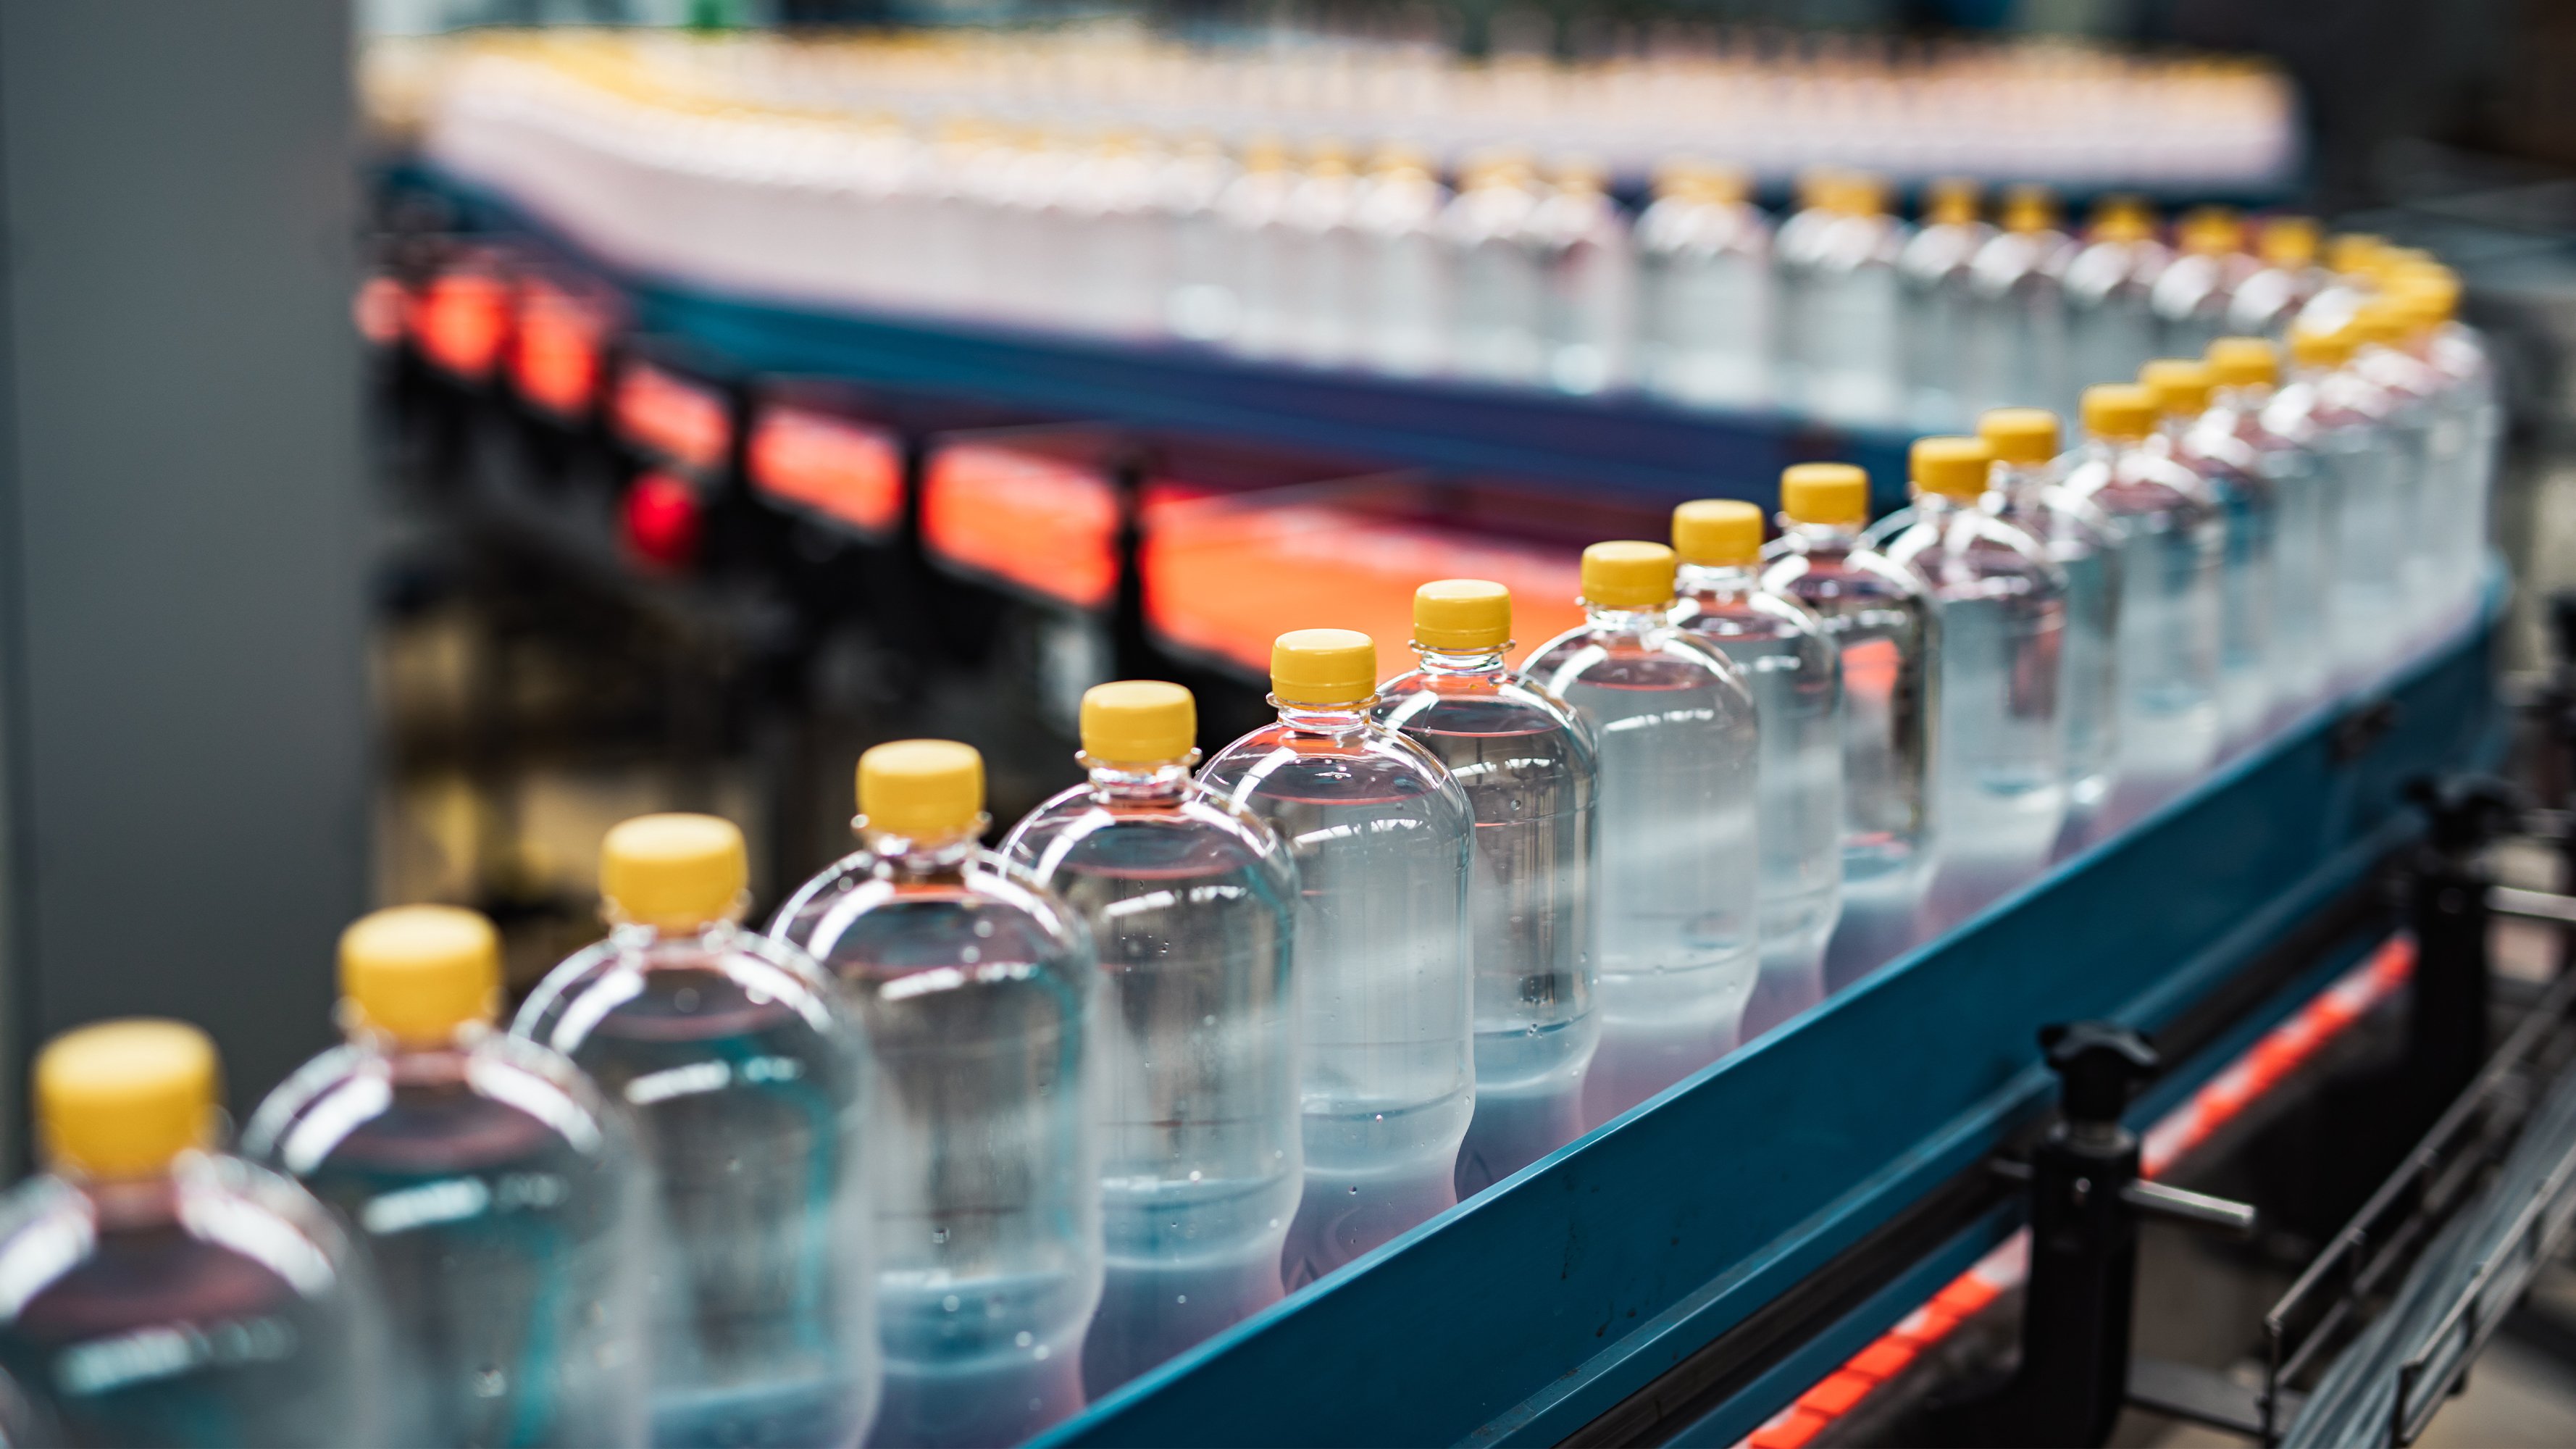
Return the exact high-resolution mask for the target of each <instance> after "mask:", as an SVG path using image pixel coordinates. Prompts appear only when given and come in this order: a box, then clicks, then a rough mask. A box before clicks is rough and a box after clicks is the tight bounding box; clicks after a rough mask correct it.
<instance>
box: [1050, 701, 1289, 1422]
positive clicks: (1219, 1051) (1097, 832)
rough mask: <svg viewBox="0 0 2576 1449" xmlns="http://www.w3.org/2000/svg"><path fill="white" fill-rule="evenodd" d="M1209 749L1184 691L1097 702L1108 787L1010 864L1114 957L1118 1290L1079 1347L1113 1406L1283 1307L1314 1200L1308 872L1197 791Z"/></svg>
mask: <svg viewBox="0 0 2576 1449" xmlns="http://www.w3.org/2000/svg"><path fill="white" fill-rule="evenodd" d="M1197 734H1198V712H1197V705H1196V703H1195V701H1193V700H1192V698H1191V697H1190V692H1189V691H1188V690H1186V689H1183V688H1181V687H1180V686H1179V685H1177V684H1163V683H1158V682H1155V681H1150V680H1129V681H1123V682H1120V683H1116V684H1102V685H1095V686H1093V687H1092V688H1091V689H1090V690H1089V691H1088V692H1086V693H1085V694H1084V695H1083V697H1082V763H1083V766H1084V768H1086V769H1087V770H1088V771H1089V772H1090V776H1091V778H1090V779H1089V780H1088V781H1086V782H1085V783H1083V784H1080V785H1076V786H1074V787H1073V788H1072V789H1069V790H1066V791H1065V792H1063V793H1062V794H1059V795H1057V796H1055V797H1054V798H1053V799H1051V800H1048V801H1047V802H1046V803H1045V804H1043V805H1040V806H1039V807H1038V808H1037V809H1035V810H1033V811H1031V812H1030V813H1029V815H1028V818H1026V819H1024V820H1022V821H1021V822H1020V823H1019V824H1018V825H1016V826H1013V827H1012V829H1011V833H1010V837H1009V838H1008V839H1006V840H1005V841H1003V843H1002V854H1003V855H1004V856H1005V857H1006V858H1007V859H1008V860H1009V861H1010V862H1011V863H1012V864H1013V865H1014V866H1016V867H1018V868H1020V869H1022V870H1025V871H1027V872H1028V873H1029V875H1030V876H1031V878H1033V879H1034V880H1036V882H1037V883H1038V884H1039V885H1041V886H1043V887H1045V888H1046V889H1048V890H1051V891H1054V892H1055V893H1056V894H1057V895H1058V896H1060V897H1062V898H1063V900H1064V902H1065V904H1067V905H1069V906H1071V907H1072V908H1073V909H1075V910H1076V911H1079V912H1081V913H1082V917H1083V919H1084V920H1085V921H1086V922H1088V923H1089V925H1090V927H1091V938H1092V942H1093V945H1094V947H1095V949H1096V950H1097V951H1098V953H1099V957H1100V989H1101V992H1102V1003H1101V1005H1102V1009H1101V1012H1100V1016H1099V1021H1100V1036H1099V1039H1098V1040H1099V1057H1100V1075H1101V1079H1102V1081H1103V1083H1104V1084H1105V1086H1106V1094H1105V1106H1104V1108H1103V1111H1102V1116H1101V1158H1100V1197H1101V1227H1102V1234H1103V1237H1104V1239H1105V1241H1106V1243H1107V1248H1108V1277H1107V1282H1106V1285H1105V1286H1104V1287H1103V1289H1102V1291H1101V1299H1100V1308H1099V1311H1098V1312H1097V1313H1095V1314H1094V1315H1093V1316H1092V1320H1091V1331H1090V1333H1089V1334H1088V1335H1087V1336H1086V1337H1085V1338H1084V1339H1083V1347H1082V1370H1083V1372H1082V1376H1083V1386H1084V1388H1085V1389H1086V1390H1087V1391H1088V1392H1089V1393H1090V1394H1091V1395H1092V1396H1093V1397H1095V1398H1097V1397H1098V1396H1100V1395H1101V1394H1105V1393H1107V1392H1108V1391H1110V1390H1111V1389H1114V1388H1116V1387H1117V1386H1118V1385H1120V1384H1122V1383H1125V1382H1126V1381H1127V1380H1129V1379H1131V1378H1134V1377H1135V1376H1136V1375H1138V1374H1140V1373H1143V1372H1144V1371H1145V1370H1147V1369H1149V1368H1152V1367H1153V1366H1154V1365H1156V1364H1158V1363H1161V1362H1162V1361H1163V1360H1165V1359H1167V1358H1170V1357H1171V1356H1172V1355H1174V1354H1176V1353H1179V1352H1180V1351H1181V1350H1183V1349H1185V1348H1188V1347H1189V1346H1190V1345H1192V1344H1194V1343H1197V1342H1198V1341H1199V1340H1201V1339H1203V1338H1205V1337H1207V1336H1208V1335H1209V1334H1212V1333H1215V1332H1217V1331H1218V1330H1220V1329H1222V1328H1224V1327H1226V1326H1227V1325H1228V1324H1231V1323H1234V1322H1236V1321H1238V1320H1240V1319H1242V1318H1244V1317H1245V1316H1247V1315H1249V1314H1251V1313H1253V1312H1255V1311H1257V1310H1259V1309H1261V1308H1263V1307H1265V1306H1267V1305H1269V1304H1271V1303H1275V1302H1277V1301H1278V1299H1279V1251H1280V1248H1281V1246H1282V1245H1283V1244H1284V1243H1285V1242H1286V1240H1287V1236H1288V1224H1289V1222H1290V1221H1291V1220H1292V1219H1293V1218H1295V1216H1296V1213H1297V1199H1298V1196H1299V1194H1300V1193H1301V1191H1302V1190H1303V1188H1304V1183H1305V1174H1304V1147H1303V1144H1302V1142H1301V1140H1300V1137H1299V1131H1298V1127H1299V1122H1298V1111H1297V1039H1296V1007H1297V1002H1296V994H1295V981H1294V978H1293V976H1292V975H1291V973H1290V966H1291V958H1292V955H1293V938H1292V936H1291V934H1290V933H1291V932H1292V931H1293V930H1294V928H1295V911H1296V904H1297V869H1296V866H1295V865H1294V864H1293V863H1291V861H1290V860H1289V858H1288V850H1287V847H1286V846H1284V845H1282V844H1281V843H1280V840H1279V837H1278V836H1277V835H1276V834H1275V833H1273V832H1272V831H1271V829H1270V827H1269V826H1268V825H1266V824H1264V823H1263V822H1262V821H1261V820H1260V819H1259V818H1258V817H1257V816H1254V815H1253V814H1251V813H1250V812H1248V811H1246V810H1243V809H1242V808H1240V807H1239V806H1236V805H1235V804H1233V803H1232V802H1230V801H1227V800H1225V799H1222V798H1220V797H1218V796H1216V795H1213V794H1211V793H1209V792H1208V791H1207V790H1206V789H1205V788H1204V787H1202V786H1200V785H1199V784H1198V783H1197V782H1195V781H1193V780H1192V779H1191V778H1190V766H1191V765H1192V764H1194V763H1196V761H1197V759H1198V751H1197V749H1196V748H1195V746H1194V741H1195V739H1196V737H1197Z"/></svg>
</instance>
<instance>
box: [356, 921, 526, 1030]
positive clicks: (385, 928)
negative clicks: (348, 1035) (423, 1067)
mask: <svg viewBox="0 0 2576 1449" xmlns="http://www.w3.org/2000/svg"><path fill="white" fill-rule="evenodd" d="M340 996H341V998H342V999H343V1000H345V1001H347V1002H348V1003H349V1004H350V1005H351V1006H353V1007H355V1008H357V1011H358V1015H359V1016H360V1017H361V1018H362V1019H363V1020H364V1021H365V1022H366V1024H367V1025H368V1026H370V1027H373V1028H374V1029H376V1030H377V1031H381V1032H383V1033H384V1034H386V1035H387V1036H390V1037H392V1038H393V1039H394V1040H396V1041H398V1042H401V1043H403V1044H405V1045H407V1046H427V1045H432V1044H435V1043H438V1042H443V1041H446V1040H448V1039H449V1038H451V1037H453V1036H455V1035H456V1029H457V1028H458V1027H460V1026H463V1025H465V1024H466V1023H467V1022H469V1021H476V1022H490V1021H491V1020H492V1019H493V1018H494V1017H496V1016H498V1015H499V1014H500V1010H501V937H500V934H499V933H498V932H496V931H494V930H493V929H492V923H491V922H490V921H489V920H486V919H485V918H484V916H483V914H482V913H481V912H480V911H468V910H463V909H460V908H458V907H455V906H396V907H394V908H393V909H392V910H389V911H377V912H374V913H373V914H370V915H365V916H361V917H359V918H358V920H357V922H356V923H355V924H354V925H352V926H350V927H349V929H347V930H345V931H342V932H341V933H340Z"/></svg>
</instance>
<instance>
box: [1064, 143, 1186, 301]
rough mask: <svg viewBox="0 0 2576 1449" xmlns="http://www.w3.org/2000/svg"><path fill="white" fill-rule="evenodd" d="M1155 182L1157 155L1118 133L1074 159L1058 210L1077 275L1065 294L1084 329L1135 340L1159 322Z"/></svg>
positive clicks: (1161, 263) (1161, 270) (1160, 260)
mask: <svg viewBox="0 0 2576 1449" xmlns="http://www.w3.org/2000/svg"><path fill="white" fill-rule="evenodd" d="M1161 181H1162V178H1161V164H1160V158H1158V157H1156V156H1155V155H1154V154H1153V153H1151V152H1150V151H1148V150H1147V149H1146V147H1145V143H1144V142H1143V141H1142V140H1141V139H1140V138H1138V137H1136V136H1134V135H1130V134H1128V133H1125V132H1113V133H1111V134H1110V135H1108V136H1105V137H1103V138H1101V140H1100V141H1099V142H1098V143H1097V144H1095V145H1094V146H1092V147H1091V148H1090V149H1089V150H1088V151H1087V152H1085V153H1084V154H1083V155H1082V156H1081V157H1080V159H1079V160H1078V161H1077V162H1076V163H1075V165H1074V168H1073V174H1072V176H1071V178H1070V179H1069V181H1068V183H1067V185H1066V187H1065V196H1064V201H1063V210H1064V214H1065V222H1066V231H1067V232H1068V234H1069V238H1070V241H1071V243H1072V246H1071V248H1070V250H1071V252H1072V254H1073V255H1072V261H1073V264H1074V269H1075V270H1074V273H1073V275H1074V276H1075V277H1077V278H1079V280H1078V281H1075V282H1074V284H1073V285H1071V286H1069V287H1067V289H1066V290H1067V291H1068V292H1069V293H1071V295H1070V296H1069V297H1067V298H1066V299H1065V300H1066V302H1067V303H1069V304H1070V305H1071V307H1072V309H1073V311H1072V319H1073V320H1074V322H1075V323H1076V324H1077V325H1079V326H1081V327H1083V328H1084V329H1085V330H1088V331H1091V332H1095V333H1099V334H1102V335H1105V336H1109V337H1116V338H1122V339H1128V340H1134V339H1139V338H1144V337H1149V336H1151V335H1153V334H1154V333H1155V332H1157V331H1159V330H1160V329H1161V326H1162V322H1163V302H1164V278H1165V276H1166V275H1167V274H1168V273H1169V271H1170V266H1169V264H1168V262H1167V260H1166V258H1165V255H1164V252H1165V247H1166V244H1167V242H1168V240H1169V238H1170V232H1169V229H1168V228H1167V227H1166V226H1165V225H1164V221H1163V215H1162V210H1161V207H1160V206H1159V205H1158V203H1159V201H1160V199H1161V198H1160V196H1159V195H1158V193H1159V191H1160V189H1161Z"/></svg>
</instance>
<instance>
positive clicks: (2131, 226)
mask: <svg viewBox="0 0 2576 1449" xmlns="http://www.w3.org/2000/svg"><path fill="white" fill-rule="evenodd" d="M2155 234H2156V209H2155V207H2154V206H2153V205H2152V204H2150V203H2149V202H2148V201H2147V199H2146V198H2145V197H2143V196H2106V197H2103V198H2102V199H2101V201H2099V202H2098V203H2096V204H2095V205H2094V207H2093V235H2094V237H2095V239H2097V240H2100V241H2119V242H2134V241H2145V240H2146V239H2147V238H2149V237H2152V236H2154V235H2155Z"/></svg>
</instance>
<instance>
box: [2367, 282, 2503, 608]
mask: <svg viewBox="0 0 2576 1449" xmlns="http://www.w3.org/2000/svg"><path fill="white" fill-rule="evenodd" d="M2394 290H2395V293H2396V295H2397V297H2398V298H2399V300H2400V301H2401V302H2402V303H2404V304H2405V305H2407V306H2408V307H2410V308H2412V309H2414V311H2415V312H2416V314H2417V320H2418V322H2419V324H2420V325H2421V327H2422V329H2423V335H2424V344H2423V346H2424V352H2423V356H2424V360H2425V361H2426V362H2428V363H2430V364H2432V366H2433V367H2434V369H2435V370H2436V371H2438V372H2440V373H2441V374H2442V375H2443V376H2445V377H2447V378H2449V379H2450V380H2451V385H2452V392H2453V400H2454V406H2455V407H2457V408H2458V409H2459V410H2460V412H2461V414H2462V416H2463V418H2464V420H2465V426H2466V430H2467V433H2468V437H2467V440H2466V444H2465V447H2464V449H2463V453H2464V456H2463V457H2462V458H2461V460H2460V465H2459V473H2458V476H2457V477H2455V478H2454V479H2453V480H2452V481H2451V483H2450V484H2449V485H2448V486H2447V489H2446V493H2447V496H2448V498H2449V503H2448V504H2447V510H2448V511H2447V513H2446V515H2445V516H2446V521H2448V522H2449V524H2450V525H2451V526H2450V529H2449V530H2448V533H2447V536H2446V548H2445V553H2446V556H2447V558H2448V560H2449V562H2448V563H2447V564H2446V565H2445V566H2444V571H2443V572H2444V577H2445V578H2447V579H2450V580H2452V581H2454V584H2455V588H2456V597H2455V600H2454V608H2455V610H2468V609H2474V608H2475V607H2476V606H2477V602H2478V593H2479V590H2480V589H2481V587H2482V585H2483V580H2484V576H2485V571H2486V553H2487V541H2488V538H2487V534H2488V517H2489V514H2490V512H2491V510H2492V508H2493V506H2494V501H2495V473H2496V463H2497V456H2498V452H2499V450H2500V449H2501V447H2502V446H2503V442H2504V405H2503V396H2502V393H2501V391H2500V387H2501V384H2500V382H2499V380H2498V378H2497V376H2496V365H2495V355H2494V352H2493V350H2492V349H2491V348H2490V347H2489V345H2488V343H2487V341H2486V339H2485V338H2484V337H2482V336H2480V335H2479V333H2478V332H2477V330H2476V329H2475V328H2472V327H2469V326H2467V325H2466V324H2464V323H2462V322H2461V321H2460V320H2459V306H2460V279H2459V277H2458V275H2457V274H2456V273H2454V272H2452V271H2451V270H2450V269H2449V268H2447V267H2443V266H2438V265H2419V266H2414V267H2409V268H2407V269H2405V270H2404V271H2403V272H2401V273H2400V275H2399V276H2398V277H2397V279H2396V281H2395V283H2394Z"/></svg>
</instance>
